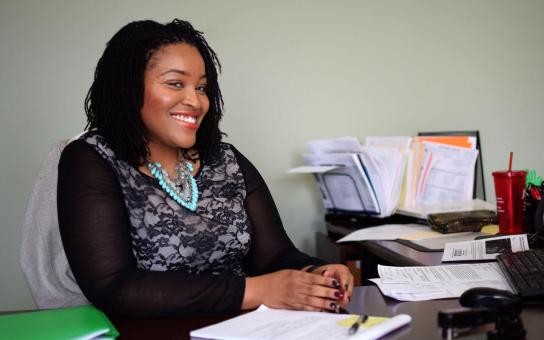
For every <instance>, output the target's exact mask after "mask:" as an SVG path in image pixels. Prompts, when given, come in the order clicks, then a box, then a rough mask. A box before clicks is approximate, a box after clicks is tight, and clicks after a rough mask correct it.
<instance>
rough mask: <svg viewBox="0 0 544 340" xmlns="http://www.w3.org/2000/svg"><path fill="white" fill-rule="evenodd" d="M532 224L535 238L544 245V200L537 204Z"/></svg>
mask: <svg viewBox="0 0 544 340" xmlns="http://www.w3.org/2000/svg"><path fill="white" fill-rule="evenodd" d="M534 223H535V225H534V230H535V238H536V239H537V241H539V242H541V243H543V244H544V198H543V199H541V200H540V202H539V203H538V206H537V208H536V212H535V219H534Z"/></svg>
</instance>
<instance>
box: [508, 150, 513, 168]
mask: <svg viewBox="0 0 544 340" xmlns="http://www.w3.org/2000/svg"><path fill="white" fill-rule="evenodd" d="M513 157H514V153H513V152H512V151H510V159H509V160H508V172H512V158H513Z"/></svg>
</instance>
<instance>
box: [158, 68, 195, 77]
mask: <svg viewBox="0 0 544 340" xmlns="http://www.w3.org/2000/svg"><path fill="white" fill-rule="evenodd" d="M167 73H178V74H181V75H183V76H188V75H189V73H188V72H187V71H184V70H179V69H176V68H171V69H169V70H166V71H164V72H163V73H161V76H164V75H165V74H167ZM198 79H206V75H205V74H203V75H201V76H200V77H199V78H198Z"/></svg>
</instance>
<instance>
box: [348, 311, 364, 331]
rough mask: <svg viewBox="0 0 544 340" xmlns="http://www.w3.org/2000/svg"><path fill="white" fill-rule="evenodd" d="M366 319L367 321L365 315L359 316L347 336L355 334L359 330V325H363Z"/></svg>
mask: <svg viewBox="0 0 544 340" xmlns="http://www.w3.org/2000/svg"><path fill="white" fill-rule="evenodd" d="M367 319H368V315H366V314H365V315H359V317H358V318H357V320H356V321H355V322H354V323H353V325H351V327H350V328H349V330H348V334H349V335H353V334H355V333H357V331H358V330H359V325H362V324H364V323H365V321H366V320H367Z"/></svg>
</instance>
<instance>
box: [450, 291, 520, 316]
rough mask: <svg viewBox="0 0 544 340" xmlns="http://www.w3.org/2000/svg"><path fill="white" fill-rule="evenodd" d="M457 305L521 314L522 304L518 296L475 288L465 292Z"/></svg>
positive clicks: (507, 292) (506, 292)
mask: <svg viewBox="0 0 544 340" xmlns="http://www.w3.org/2000/svg"><path fill="white" fill-rule="evenodd" d="M459 303H460V304H461V306H463V307H470V308H482V307H483V308H489V309H493V310H500V309H502V308H508V309H510V310H511V311H512V312H513V313H514V314H519V313H520V312H521V307H522V302H521V299H520V298H519V296H517V295H515V294H512V293H510V292H509V291H506V290H498V289H494V288H486V287H477V288H471V289H469V290H466V291H465V292H464V293H463V294H461V296H460V297H459Z"/></svg>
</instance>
